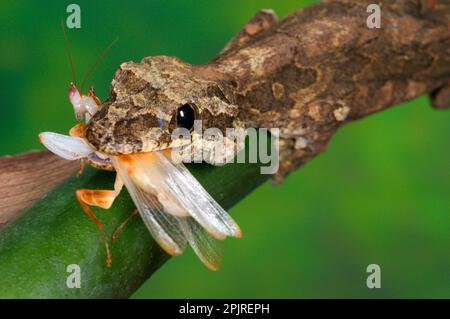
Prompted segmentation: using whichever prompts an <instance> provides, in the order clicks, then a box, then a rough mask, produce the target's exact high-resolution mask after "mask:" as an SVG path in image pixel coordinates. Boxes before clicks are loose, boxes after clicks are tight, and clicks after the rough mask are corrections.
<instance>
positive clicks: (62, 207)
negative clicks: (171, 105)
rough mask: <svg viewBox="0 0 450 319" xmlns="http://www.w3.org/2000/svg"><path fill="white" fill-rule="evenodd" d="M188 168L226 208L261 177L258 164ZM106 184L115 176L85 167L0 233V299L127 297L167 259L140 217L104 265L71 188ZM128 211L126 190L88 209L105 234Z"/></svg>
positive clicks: (94, 232)
mask: <svg viewBox="0 0 450 319" xmlns="http://www.w3.org/2000/svg"><path fill="white" fill-rule="evenodd" d="M189 169H190V170H191V172H192V173H193V174H194V175H195V176H196V177H197V178H198V180H199V181H200V182H201V183H202V185H203V186H204V187H205V188H206V189H207V190H208V191H209V192H210V193H211V195H212V196H213V197H214V198H215V199H216V200H217V201H218V202H219V203H220V204H221V205H222V206H223V207H225V208H226V209H228V208H230V207H231V206H233V204H235V203H236V202H238V201H239V200H240V199H241V198H242V197H244V196H245V195H246V194H248V193H249V192H250V191H251V190H252V189H254V188H256V187H257V186H258V185H260V184H261V183H263V182H264V181H265V180H266V179H267V178H268V175H261V174H260V164H228V165H225V166H223V167H213V166H210V165H207V164H193V165H190V166H189ZM113 183H114V174H112V173H110V172H105V171H97V170H94V169H92V168H88V169H86V171H85V172H84V173H83V175H82V176H80V177H79V178H77V177H75V176H72V177H70V178H68V179H67V180H65V181H64V182H63V183H62V184H60V185H59V186H57V187H56V188H55V189H54V190H53V191H51V192H50V193H48V194H47V195H46V196H45V197H44V198H42V199H41V200H39V201H38V202H37V203H35V204H34V205H33V206H32V207H31V208H29V209H28V210H27V211H26V212H25V213H23V214H22V215H21V216H20V217H19V218H17V219H16V220H15V221H13V222H11V223H10V224H9V225H8V226H7V227H6V228H5V229H3V230H2V231H1V232H0V274H1V276H0V297H2V298H13V297H27V298H47V297H50V298H110V297H112V298H126V297H129V296H130V295H131V294H132V293H133V292H134V291H135V290H136V289H137V288H138V287H139V286H140V285H141V284H142V283H143V282H144V281H145V280H146V279H148V278H149V277H150V276H151V274H152V273H153V272H155V271H156V270H157V269H158V268H159V267H160V266H161V265H162V264H163V263H164V262H165V261H167V260H168V258H169V255H167V254H166V253H164V252H163V251H162V250H161V249H160V247H159V246H158V244H156V243H155V241H154V240H153V239H152V238H151V236H150V234H149V232H148V231H147V229H146V227H145V225H144V224H143V222H142V220H141V219H140V218H133V220H132V221H131V222H130V223H128V224H127V225H126V227H125V228H124V230H123V231H122V233H121V234H120V236H119V237H118V239H117V242H116V243H115V244H114V245H113V246H112V256H113V263H112V267H111V268H110V269H108V268H107V267H106V263H105V255H106V253H105V248H104V245H103V242H102V240H101V236H100V233H99V231H98V230H97V228H96V226H95V224H94V223H93V222H92V221H91V220H90V219H89V218H88V217H87V216H86V215H85V214H84V212H83V211H82V209H81V207H80V206H79V204H78V202H77V201H76V199H75V190H77V189H80V188H92V189H111V188H112V186H113ZM133 210H134V205H133V203H132V201H131V199H130V197H129V195H128V193H127V192H126V191H122V193H121V195H120V196H119V197H118V198H117V199H116V201H115V202H114V205H113V207H112V208H111V209H109V210H102V209H97V208H93V211H94V213H95V214H96V215H97V216H98V217H99V218H100V220H101V221H102V223H103V225H104V227H105V231H106V233H107V234H109V235H111V234H112V232H113V231H114V229H115V228H116V227H117V226H118V225H119V224H120V223H121V222H122V221H123V220H125V219H126V218H127V217H128V216H129V215H130V213H131V212H132V211H133ZM70 264H77V265H79V266H80V269H81V276H80V278H81V288H79V289H77V288H68V287H67V284H66V280H67V278H68V276H69V275H70V274H71V273H69V272H67V266H68V265H70ZM199 267H202V266H201V264H200V263H199Z"/></svg>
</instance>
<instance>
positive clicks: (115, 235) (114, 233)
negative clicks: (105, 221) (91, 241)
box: [111, 209, 139, 244]
mask: <svg viewBox="0 0 450 319" xmlns="http://www.w3.org/2000/svg"><path fill="white" fill-rule="evenodd" d="M137 215H139V212H138V210H137V209H135V210H134V211H133V212H132V213H131V214H130V216H128V217H127V218H126V219H125V220H124V221H123V222H122V223H121V224H120V225H119V226H118V227H117V228H116V230H114V232H113V234H112V236H111V241H112V243H113V244H114V242H115V241H116V239H117V237H118V236H119V234H120V233H121V232H122V230H123V228H124V227H125V226H126V225H127V224H128V223H129V222H130V221H131V220H132V219H133V217H134V216H137Z"/></svg>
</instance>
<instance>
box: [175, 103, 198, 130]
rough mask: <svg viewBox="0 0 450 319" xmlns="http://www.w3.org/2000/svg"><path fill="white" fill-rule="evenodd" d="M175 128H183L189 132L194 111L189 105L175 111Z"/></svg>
mask: <svg viewBox="0 0 450 319" xmlns="http://www.w3.org/2000/svg"><path fill="white" fill-rule="evenodd" d="M176 120H177V122H176V123H177V127H184V128H186V129H188V130H190V129H191V128H192V127H193V126H194V121H195V111H194V108H193V107H192V106H191V105H190V104H184V105H182V106H180V107H179V108H178V109H177V115H176Z"/></svg>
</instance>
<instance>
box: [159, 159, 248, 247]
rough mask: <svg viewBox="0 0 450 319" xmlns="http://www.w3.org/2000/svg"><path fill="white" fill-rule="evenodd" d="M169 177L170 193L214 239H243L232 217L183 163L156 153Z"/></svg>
mask: <svg viewBox="0 0 450 319" xmlns="http://www.w3.org/2000/svg"><path fill="white" fill-rule="evenodd" d="M156 156H157V157H159V159H160V162H161V164H162V166H163V170H164V171H165V172H166V174H167V185H168V186H169V187H168V191H169V192H170V193H171V194H172V195H173V197H174V198H177V199H178V200H179V202H180V204H181V205H182V206H183V207H184V208H185V209H186V210H187V211H188V212H189V214H190V215H191V216H192V217H193V218H194V219H195V220H196V221H197V222H198V223H199V224H200V225H201V226H203V227H204V228H205V229H206V230H207V231H208V232H209V233H210V234H211V235H212V236H214V237H215V238H217V239H223V238H225V237H226V236H234V237H241V236H242V232H241V230H240V228H239V226H238V225H237V223H236V222H235V221H234V220H233V219H232V218H231V216H230V215H229V214H228V213H227V212H226V211H225V210H224V209H223V208H222V207H221V206H220V205H219V204H218V203H217V202H216V201H215V200H214V198H212V196H211V195H210V194H209V193H208V192H207V191H206V190H205V189H204V188H203V186H202V185H201V184H200V183H199V182H198V181H197V179H196V178H195V177H194V176H193V175H192V174H191V173H190V172H189V170H188V169H187V168H186V166H184V165H183V163H174V162H172V161H171V160H169V159H168V158H167V157H166V156H165V155H163V154H162V153H156Z"/></svg>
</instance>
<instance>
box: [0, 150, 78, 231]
mask: <svg viewBox="0 0 450 319" xmlns="http://www.w3.org/2000/svg"><path fill="white" fill-rule="evenodd" d="M79 165H80V164H79V162H78V161H74V162H71V161H66V160H63V159H61V158H59V157H57V156H55V155H53V154H51V153H50V152H47V151H31V152H28V153H24V154H20V155H16V156H4V157H2V158H0V194H1V196H0V228H1V227H2V226H4V225H5V224H6V223H7V222H8V221H9V220H11V219H12V218H14V217H15V216H16V215H17V214H18V213H19V212H20V211H22V210H23V209H24V208H26V207H27V206H29V205H31V204H32V203H33V202H34V201H35V200H37V199H39V198H41V197H42V196H44V195H45V194H46V193H47V192H48V191H50V190H51V189H52V188H53V187H54V186H55V185H57V184H58V183H59V182H61V181H62V180H64V179H65V178H67V177H68V176H69V175H70V174H72V173H74V172H75V171H76V170H77V169H78V168H79Z"/></svg>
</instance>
